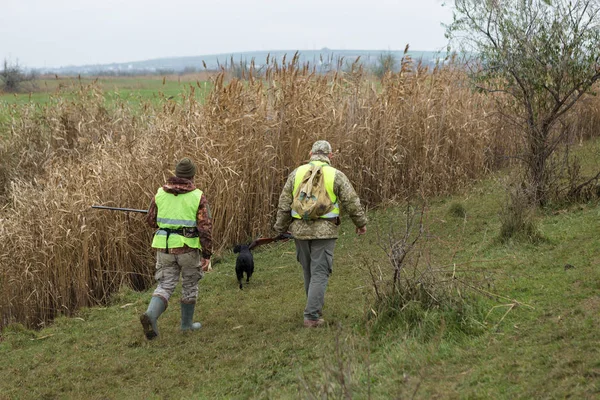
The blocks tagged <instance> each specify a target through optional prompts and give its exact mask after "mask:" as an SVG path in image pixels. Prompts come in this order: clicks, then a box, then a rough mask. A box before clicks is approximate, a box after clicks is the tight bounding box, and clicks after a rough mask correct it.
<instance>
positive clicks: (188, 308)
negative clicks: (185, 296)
mask: <svg viewBox="0 0 600 400" xmlns="http://www.w3.org/2000/svg"><path fill="white" fill-rule="evenodd" d="M195 308H196V304H195V303H193V304H187V303H181V330H182V331H183V332H185V331H197V330H198V329H200V328H202V324H201V323H200V322H192V319H193V318H194V309H195Z"/></svg>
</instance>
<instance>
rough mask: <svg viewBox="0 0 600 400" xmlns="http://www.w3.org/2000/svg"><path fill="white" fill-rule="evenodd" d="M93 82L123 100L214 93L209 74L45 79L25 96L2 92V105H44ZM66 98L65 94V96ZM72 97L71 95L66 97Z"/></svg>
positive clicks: (111, 95)
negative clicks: (52, 98) (211, 89)
mask: <svg viewBox="0 0 600 400" xmlns="http://www.w3.org/2000/svg"><path fill="white" fill-rule="evenodd" d="M93 82H96V84H97V85H98V86H99V87H100V88H101V89H102V91H103V92H104V93H105V94H106V96H107V99H108V100H110V99H111V98H114V97H119V98H121V99H123V100H131V101H136V102H139V101H140V100H150V101H152V100H157V99H159V98H160V97H163V96H164V97H166V98H169V97H171V96H173V97H174V98H176V97H177V96H178V95H180V94H182V93H187V92H189V91H190V87H193V88H194V91H195V92H194V93H195V95H196V98H197V99H202V98H204V96H205V95H206V93H208V91H210V82H209V80H208V74H194V75H192V74H190V75H182V76H179V75H167V76H158V75H157V76H133V77H97V78H96V77H76V76H75V77H72V76H42V77H40V78H39V79H37V80H36V81H35V82H34V85H35V86H33V87H32V86H27V87H26V88H24V90H23V92H21V93H4V94H1V93H0V103H5V104H25V103H35V104H44V103H47V102H48V101H50V99H51V97H52V95H53V94H55V93H57V92H70V91H72V90H73V88H76V87H78V86H79V85H89V84H91V83H93ZM63 96H64V94H63ZM65 97H66V98H69V95H68V94H67V95H66V96H65Z"/></svg>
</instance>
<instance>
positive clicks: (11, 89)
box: [0, 60, 35, 93]
mask: <svg viewBox="0 0 600 400" xmlns="http://www.w3.org/2000/svg"><path fill="white" fill-rule="evenodd" d="M34 80H35V72H33V71H32V72H30V73H29V74H27V73H25V72H24V71H23V69H22V68H21V67H20V66H19V63H15V64H10V63H9V62H8V61H7V60H4V66H3V68H2V70H1V71H0V82H1V84H2V85H1V86H0V88H1V89H2V91H4V92H7V93H18V92H20V91H21V90H22V89H23V84H24V83H25V82H28V83H30V84H31V83H32V82H33V81H34Z"/></svg>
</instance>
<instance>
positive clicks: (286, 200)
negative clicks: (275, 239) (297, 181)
mask: <svg viewBox="0 0 600 400" xmlns="http://www.w3.org/2000/svg"><path fill="white" fill-rule="evenodd" d="M295 176H296V170H294V171H293V172H292V173H291V174H290V175H289V176H288V178H287V181H286V182H285V185H283V189H282V190H281V194H280V195H279V205H278V206H277V220H276V221H275V225H274V226H273V230H274V231H275V233H276V234H278V235H280V234H282V233H285V232H287V230H288V229H289V227H290V224H291V223H292V201H293V193H292V191H293V190H294V178H295Z"/></svg>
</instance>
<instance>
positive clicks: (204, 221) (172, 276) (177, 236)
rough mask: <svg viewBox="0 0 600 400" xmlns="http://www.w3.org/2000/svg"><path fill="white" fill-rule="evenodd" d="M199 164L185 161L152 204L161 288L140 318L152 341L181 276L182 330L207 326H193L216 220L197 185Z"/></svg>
mask: <svg viewBox="0 0 600 400" xmlns="http://www.w3.org/2000/svg"><path fill="white" fill-rule="evenodd" d="M195 174H196V166H195V165H194V163H193V162H192V161H191V160H190V159H188V158H184V159H182V160H181V161H180V162H179V163H177V165H176V166H175V176H174V177H171V178H169V179H168V180H167V183H166V184H165V185H163V186H162V187H161V188H159V189H158V191H157V193H156V195H155V196H154V198H153V199H152V202H151V203H150V208H149V210H148V215H147V218H146V222H147V223H148V225H150V226H151V227H152V228H155V229H157V231H156V233H155V234H154V238H153V240H152V247H153V248H155V249H156V273H155V278H156V280H157V281H158V286H157V287H156V289H155V290H154V293H153V294H152V299H151V300H150V304H149V305H148V309H147V311H146V312H145V313H144V314H142V315H141V316H140V321H141V323H142V327H143V329H144V334H145V335H146V338H148V339H149V340H150V339H154V338H155V337H156V336H158V323H157V320H158V317H159V316H160V315H161V314H162V313H163V312H164V311H165V310H166V308H167V305H168V302H169V298H170V297H171V295H172V294H173V292H174V290H175V287H176V286H177V284H178V282H179V277H180V275H181V280H182V293H181V330H182V331H194V330H198V329H200V328H201V326H202V325H201V324H200V323H199V322H192V319H193V317H194V309H195V306H196V299H197V297H198V282H199V280H200V279H202V276H203V274H204V271H205V270H207V269H208V266H209V262H210V257H211V255H212V220H211V217H210V210H209V207H208V201H207V200H206V196H205V195H204V193H202V191H201V190H199V189H197V188H196V186H195V185H194V181H193V180H194V176H195Z"/></svg>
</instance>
